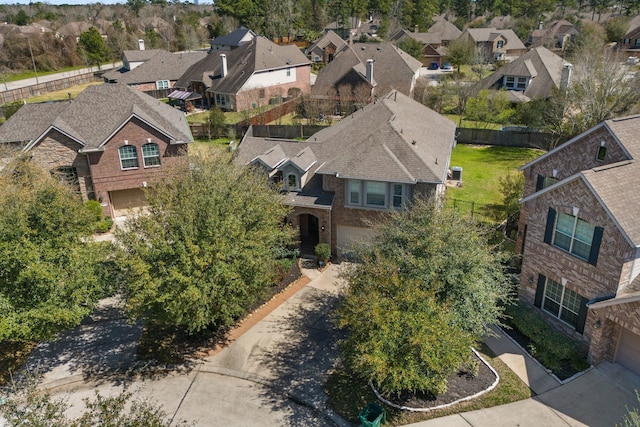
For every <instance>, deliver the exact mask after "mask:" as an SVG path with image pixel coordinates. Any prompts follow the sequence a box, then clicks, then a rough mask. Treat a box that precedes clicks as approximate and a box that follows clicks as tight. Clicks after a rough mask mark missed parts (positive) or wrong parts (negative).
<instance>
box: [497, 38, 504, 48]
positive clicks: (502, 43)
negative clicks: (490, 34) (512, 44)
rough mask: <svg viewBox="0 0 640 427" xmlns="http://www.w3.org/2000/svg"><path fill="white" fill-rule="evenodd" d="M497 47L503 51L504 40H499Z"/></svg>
mask: <svg viewBox="0 0 640 427" xmlns="http://www.w3.org/2000/svg"><path fill="white" fill-rule="evenodd" d="M496 47H497V48H498V49H502V48H503V47H504V40H498V43H496Z"/></svg>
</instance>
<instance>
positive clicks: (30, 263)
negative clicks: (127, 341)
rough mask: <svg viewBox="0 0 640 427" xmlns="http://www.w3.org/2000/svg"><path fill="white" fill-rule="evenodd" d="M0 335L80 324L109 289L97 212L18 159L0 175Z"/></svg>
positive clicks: (38, 335)
mask: <svg viewBox="0 0 640 427" xmlns="http://www.w3.org/2000/svg"><path fill="white" fill-rule="evenodd" d="M0 212H2V215H0V341H1V340H4V339H10V340H39V339H45V338H49V337H50V336H52V335H53V334H55V333H56V332H58V331H60V330H62V329H66V328H69V327H72V326H75V325H77V324H79V323H80V321H81V320H82V319H83V318H84V317H85V316H86V315H87V314H89V312H90V310H91V307H92V305H93V303H94V302H95V301H96V300H97V299H98V297H99V296H101V294H102V289H103V287H102V285H101V280H100V278H101V277H102V276H101V274H100V272H101V269H100V259H101V257H102V256H103V255H104V254H101V253H100V252H101V249H100V247H99V246H98V244H97V243H95V242H93V240H92V239H91V238H90V235H91V233H92V230H93V227H94V226H95V224H94V218H93V217H92V215H91V213H90V212H89V210H87V209H85V208H84V207H83V205H82V202H81V200H80V198H79V197H78V196H77V195H76V194H74V193H73V192H72V190H71V189H70V188H68V187H67V186H65V185H63V184H61V183H59V182H57V181H56V180H55V179H54V178H53V177H52V176H51V175H50V174H49V173H47V172H45V171H42V170H40V169H38V167H37V166H35V165H34V164H33V163H31V162H29V161H27V160H19V161H17V162H15V163H13V164H11V165H9V166H7V167H5V168H4V169H3V170H2V174H1V175H0Z"/></svg>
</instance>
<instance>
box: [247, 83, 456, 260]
mask: <svg viewBox="0 0 640 427" xmlns="http://www.w3.org/2000/svg"><path fill="white" fill-rule="evenodd" d="M454 144H455V124H454V123H453V122H452V121H450V120H448V119H446V118H444V117H442V116H440V115H439V114H437V113H436V112H434V111H432V110H430V109H429V108H427V107H425V106H424V105H422V104H420V103H418V102H416V101H414V100H413V99H411V98H409V97H407V96H406V95H403V94H402V93H401V92H399V91H392V92H390V93H389V94H387V95H386V96H384V97H381V98H379V99H378V100H377V101H376V102H374V103H371V104H368V105H367V106H365V107H364V108H362V109H360V110H358V111H356V112H355V113H353V114H352V115H349V116H347V117H345V118H344V119H342V120H341V121H340V122H338V123H337V124H335V125H333V126H331V127H329V128H326V129H323V130H321V131H320V132H318V133H316V134H315V135H314V136H312V137H311V138H309V139H308V140H307V141H305V142H300V141H295V140H284V139H273V138H257V137H254V136H252V134H251V132H249V133H247V135H245V137H244V138H243V140H242V142H241V143H240V146H239V149H238V151H237V155H236V161H237V162H238V163H240V164H245V165H252V166H256V167H259V168H263V169H264V171H265V173H266V174H267V175H268V176H269V177H270V179H271V180H273V181H274V182H282V183H283V185H284V193H283V201H284V203H285V204H287V205H289V206H291V207H292V208H293V211H292V212H291V214H290V215H289V217H288V218H287V221H288V222H289V223H290V224H291V225H293V226H295V227H297V228H298V229H299V233H300V234H299V236H300V241H301V245H302V248H303V249H307V250H309V249H312V248H313V247H314V246H315V244H317V243H319V242H320V243H328V244H329V245H330V246H331V251H332V253H333V254H334V255H336V254H341V253H343V251H344V250H346V249H348V248H349V247H350V246H351V245H353V243H354V242H357V241H360V240H367V239H370V238H371V237H372V236H373V230H372V228H371V224H372V223H375V222H376V221H377V220H379V219H381V218H382V217H383V216H384V214H385V213H386V212H388V211H389V210H391V209H402V208H403V207H404V206H407V205H408V204H410V203H411V199H412V198H413V197H414V196H417V195H430V194H442V193H443V192H444V190H445V183H446V179H447V171H448V167H449V158H450V155H451V150H452V149H453V146H454Z"/></svg>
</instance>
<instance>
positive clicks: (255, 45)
mask: <svg viewBox="0 0 640 427" xmlns="http://www.w3.org/2000/svg"><path fill="white" fill-rule="evenodd" d="M175 87H176V88H180V89H183V90H185V91H188V92H193V93H198V94H200V95H201V96H202V98H203V101H204V107H206V108H209V107H213V106H217V107H220V108H221V109H223V110H227V111H243V110H248V109H250V108H255V107H259V106H264V105H268V104H271V103H280V102H282V101H283V100H284V99H289V98H295V97H297V96H299V95H301V94H305V93H309V92H310V90H311V63H310V62H309V60H308V59H307V58H306V57H305V56H304V54H303V53H302V52H301V51H300V49H298V48H297V47H296V46H295V45H286V46H279V45H277V44H275V43H273V42H272V41H271V40H268V39H266V38H264V37H255V38H254V39H252V40H251V42H249V43H246V44H243V45H241V46H239V47H237V48H236V49H233V50H230V51H212V52H210V53H209V54H208V55H207V56H206V57H205V58H204V59H202V60H200V61H198V62H196V63H195V64H193V65H192V66H191V67H189V69H188V70H187V71H186V72H185V73H184V74H183V76H182V77H181V78H180V79H179V80H178V81H177V82H176V84H175Z"/></svg>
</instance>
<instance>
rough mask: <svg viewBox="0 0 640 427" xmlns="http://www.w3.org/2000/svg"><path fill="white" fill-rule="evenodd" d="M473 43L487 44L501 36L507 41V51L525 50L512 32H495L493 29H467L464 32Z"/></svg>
mask: <svg viewBox="0 0 640 427" xmlns="http://www.w3.org/2000/svg"><path fill="white" fill-rule="evenodd" d="M466 31H467V32H468V34H469V35H470V36H471V38H472V39H473V40H474V41H475V42H487V41H491V40H495V39H496V38H497V37H498V36H502V37H504V38H505V40H507V49H508V50H521V49H526V48H525V46H524V44H523V43H522V41H521V40H520V39H519V38H518V36H517V35H516V33H514V32H513V30H509V29H507V30H497V29H495V28H468V29H467V30H466Z"/></svg>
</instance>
